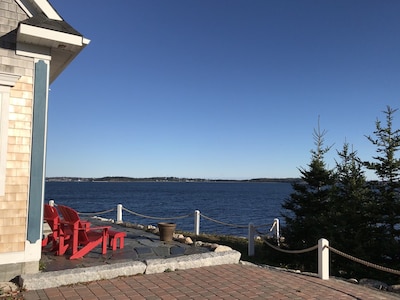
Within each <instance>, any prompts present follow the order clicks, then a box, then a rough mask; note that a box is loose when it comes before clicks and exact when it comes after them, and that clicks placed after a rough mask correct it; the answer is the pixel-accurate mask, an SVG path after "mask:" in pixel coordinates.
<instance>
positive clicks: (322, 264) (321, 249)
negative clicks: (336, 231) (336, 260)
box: [318, 239, 329, 280]
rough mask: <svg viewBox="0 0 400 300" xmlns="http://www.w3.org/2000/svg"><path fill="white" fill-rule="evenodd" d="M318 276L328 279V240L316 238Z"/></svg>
mask: <svg viewBox="0 0 400 300" xmlns="http://www.w3.org/2000/svg"><path fill="white" fill-rule="evenodd" d="M318 276H319V278H321V279H322V280H329V241H328V240H326V239H319V240H318Z"/></svg>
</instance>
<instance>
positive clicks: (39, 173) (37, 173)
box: [27, 60, 48, 243]
mask: <svg viewBox="0 0 400 300" xmlns="http://www.w3.org/2000/svg"><path fill="white" fill-rule="evenodd" d="M47 70H48V68H47V64H46V63H45V62H44V61H42V60H41V61H39V62H37V63H36V64H35V78H34V93H33V124H32V153H31V174H30V191H29V206H28V207H29V210H28V232H27V238H28V241H29V242H31V243H35V242H36V241H37V240H38V239H41V238H42V237H41V232H40V228H41V224H42V222H43V220H42V209H43V198H44V195H43V193H44V163H45V148H46V140H45V137H46V135H45V134H46V117H47V87H48V85H47Z"/></svg>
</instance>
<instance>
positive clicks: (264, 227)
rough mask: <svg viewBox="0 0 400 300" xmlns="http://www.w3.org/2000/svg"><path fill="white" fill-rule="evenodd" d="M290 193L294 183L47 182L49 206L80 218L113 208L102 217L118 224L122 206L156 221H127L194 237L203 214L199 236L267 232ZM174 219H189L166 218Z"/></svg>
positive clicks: (128, 217)
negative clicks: (170, 227)
mask: <svg viewBox="0 0 400 300" xmlns="http://www.w3.org/2000/svg"><path fill="white" fill-rule="evenodd" d="M291 192H292V186H291V184H290V183H251V182H46V186H45V201H46V202H48V201H49V200H50V199H53V200H54V201H55V202H56V203H58V204H63V205H67V206H70V207H72V208H74V209H76V210H77V211H79V212H81V213H95V212H102V211H105V210H109V209H113V208H114V209H115V210H114V211H113V212H110V213H106V214H98V216H101V217H104V218H110V219H116V207H117V205H118V204H122V205H123V207H124V208H126V209H128V210H130V211H133V212H135V213H138V214H141V215H145V216H149V217H152V218H147V217H146V218H145V217H139V216H136V215H134V214H131V213H129V212H127V211H125V210H124V211H123V221H128V222H131V223H136V224H144V225H149V224H152V225H156V224H157V223H158V222H175V223H176V224H177V229H180V230H184V231H192V232H193V231H194V211H195V210H199V211H200V213H201V215H202V216H201V219H200V220H201V221H200V232H202V233H215V234H229V235H236V236H246V235H247V228H243V227H246V226H247V225H248V224H249V223H253V224H254V225H256V226H259V227H258V228H257V230H258V232H259V233H267V232H268V231H269V229H270V228H271V226H272V223H273V221H274V218H280V219H281V211H282V208H281V204H282V202H283V201H284V200H285V199H286V198H287V197H288V196H289V194H290V193H291ZM175 217H184V218H177V219H174V220H169V219H162V218H175ZM158 218H160V219H158ZM209 219H212V220H209ZM281 222H282V220H281ZM221 223H225V224H221ZM226 224H229V225H226Z"/></svg>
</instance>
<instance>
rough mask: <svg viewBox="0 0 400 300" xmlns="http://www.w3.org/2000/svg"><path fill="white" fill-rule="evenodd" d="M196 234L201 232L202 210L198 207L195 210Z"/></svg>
mask: <svg viewBox="0 0 400 300" xmlns="http://www.w3.org/2000/svg"><path fill="white" fill-rule="evenodd" d="M194 234H195V235H199V234H200V211H199V210H197V209H196V210H195V211H194Z"/></svg>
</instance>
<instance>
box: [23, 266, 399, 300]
mask: <svg viewBox="0 0 400 300" xmlns="http://www.w3.org/2000/svg"><path fill="white" fill-rule="evenodd" d="M23 296H24V299H26V300H36V299H71V300H72V299H74V300H76V299H84V300H92V299H115V300H117V299H121V300H122V299H147V300H153V299H154V300H155V299H165V300H167V299H243V300H244V299H246V300H247V299H263V300H265V299H307V300H309V299H334V300H340V299H352V300H354V299H371V300H372V299H373V300H376V299H400V295H398V294H392V293H387V292H382V291H378V290H373V289H370V288H367V287H363V286H359V285H355V284H351V283H347V282H344V281H340V280H336V279H330V280H321V279H319V278H316V277H312V276H307V275H302V274H296V273H291V272H285V271H279V270H274V269H266V268H260V267H257V266H252V265H241V264H237V265H221V266H211V267H203V268H197V269H189V270H181V271H174V272H166V273H161V274H151V275H137V276H130V277H121V278H116V279H111V280H103V281H96V282H91V283H87V284H77V285H74V286H64V287H58V288H51V289H46V290H38V291H27V292H24V293H23Z"/></svg>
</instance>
